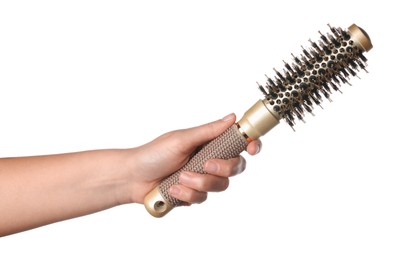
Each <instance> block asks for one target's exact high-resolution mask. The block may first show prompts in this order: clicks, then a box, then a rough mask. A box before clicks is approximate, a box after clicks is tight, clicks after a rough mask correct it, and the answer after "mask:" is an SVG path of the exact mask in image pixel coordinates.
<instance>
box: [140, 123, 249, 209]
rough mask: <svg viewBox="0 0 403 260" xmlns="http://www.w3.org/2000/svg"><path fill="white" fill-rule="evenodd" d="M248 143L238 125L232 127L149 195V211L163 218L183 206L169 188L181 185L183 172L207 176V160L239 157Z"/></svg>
mask: <svg viewBox="0 0 403 260" xmlns="http://www.w3.org/2000/svg"><path fill="white" fill-rule="evenodd" d="M248 143H249V142H248V141H247V140H246V138H245V137H244V136H243V135H242V134H241V133H240V131H239V129H238V126H237V124H234V125H232V126H231V127H230V128H228V129H227V130H226V131H225V132H224V133H222V134H221V135H220V136H218V137H217V138H216V139H214V140H212V141H210V142H209V143H207V144H206V145H205V146H203V147H202V148H201V150H199V151H198V152H197V153H196V154H195V155H194V156H193V157H191V158H190V160H189V161H188V162H187V163H186V164H185V165H184V166H183V167H182V168H181V169H179V170H178V171H177V172H175V173H173V174H172V175H170V176H169V177H167V178H166V179H164V180H163V181H162V182H161V183H160V185H159V186H158V187H156V188H155V189H154V190H152V191H151V192H150V193H149V194H147V196H146V197H145V201H144V205H145V207H146V209H147V211H148V212H149V213H150V214H151V215H153V216H154V217H162V216H164V215H165V214H167V213H168V212H169V211H170V210H172V209H173V208H174V207H176V206H180V205H182V204H183V202H182V201H180V200H178V199H176V198H174V197H172V196H170V195H169V188H170V187H171V186H172V185H175V184H178V183H179V175H180V174H181V172H183V171H192V172H197V173H200V174H206V172H205V171H204V170H203V167H204V163H205V162H206V161H207V160H209V159H212V158H217V159H230V158H234V157H237V156H238V155H239V154H240V153H241V152H242V151H244V150H245V149H246V146H247V145H248Z"/></svg>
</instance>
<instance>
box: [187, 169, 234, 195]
mask: <svg viewBox="0 0 403 260" xmlns="http://www.w3.org/2000/svg"><path fill="white" fill-rule="evenodd" d="M179 183H180V184H181V185H184V186H186V187H188V188H191V189H194V190H197V191H202V192H211V191H215V192H217V191H224V190H226V189H227V188H228V185H229V179H228V178H225V177H220V176H216V175H211V174H199V173H195V172H183V173H181V175H180V176H179Z"/></svg>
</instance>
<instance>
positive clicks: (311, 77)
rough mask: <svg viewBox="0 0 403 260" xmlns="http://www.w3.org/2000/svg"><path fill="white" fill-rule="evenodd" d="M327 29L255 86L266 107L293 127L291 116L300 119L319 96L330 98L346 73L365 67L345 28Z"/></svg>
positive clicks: (362, 57) (310, 109)
mask: <svg viewBox="0 0 403 260" xmlns="http://www.w3.org/2000/svg"><path fill="white" fill-rule="evenodd" d="M329 27H330V31H331V33H328V34H327V35H326V36H325V35H323V34H321V33H320V32H319V34H320V40H319V41H318V43H315V42H311V41H310V43H311V46H310V48H309V49H304V48H302V53H303V54H301V56H300V57H296V56H294V55H292V56H293V63H291V64H289V63H287V62H284V67H285V68H284V69H283V71H282V72H279V71H277V70H275V69H274V72H275V75H274V77H273V79H272V78H269V77H267V81H266V84H265V86H262V85H259V89H260V90H261V91H262V92H263V94H264V95H265V98H266V99H267V103H268V105H269V106H270V109H271V110H272V111H273V112H274V113H276V114H277V115H278V116H279V117H280V118H283V119H285V121H286V122H287V123H288V124H289V125H290V126H291V127H293V126H294V125H295V119H296V118H298V119H299V120H302V121H303V117H304V114H305V113H306V112H309V113H312V111H313V107H314V105H319V106H320V104H321V102H322V100H323V97H325V98H327V99H329V100H330V95H331V93H332V92H333V91H340V86H341V84H342V83H343V84H344V83H347V84H349V82H348V79H349V77H350V76H356V75H357V71H359V70H361V69H362V70H365V67H366V63H365V62H366V58H365V57H364V55H363V53H362V51H361V50H360V49H358V48H357V47H356V46H355V45H354V42H353V41H352V40H351V36H350V34H349V33H348V31H344V30H342V29H340V28H335V27H332V26H330V25H329Z"/></svg>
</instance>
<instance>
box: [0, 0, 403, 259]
mask: <svg viewBox="0 0 403 260" xmlns="http://www.w3.org/2000/svg"><path fill="white" fill-rule="evenodd" d="M356 2H358V1H350V0H346V1H345V0H342V1H331V2H326V1H317V2H316V1H286V0H285V1H200V2H198V3H195V2H192V3H191V1H147V2H146V1H83V0H81V1H1V2H0V120H1V121H0V122H1V123H0V127H1V128H0V157H9V156H23V155H37V154H50V153H62V152H72V151H81V150H88V149H100V148H125V147H133V146H138V145H141V144H144V143H146V142H148V141H150V140H152V139H154V138H155V137H157V136H159V135H160V134H162V133H164V132H167V131H170V130H174V129H178V128H186V127H191V126H195V125H199V124H203V123H206V122H209V121H212V120H216V119H218V118H221V117H223V116H225V115H226V114H228V113H230V112H235V113H236V114H237V115H238V116H239V117H240V116H241V115H242V114H243V113H244V111H246V109H248V108H249V107H250V106H251V105H252V104H254V102H255V101H256V100H257V99H259V98H261V97H262V95H261V93H260V92H259V90H258V89H257V85H256V83H255V82H256V81H258V82H261V83H264V81H265V77H264V74H265V73H266V74H268V75H269V76H272V75H273V70H272V68H273V67H276V68H278V69H280V70H281V69H282V68H283V66H282V64H283V62H282V60H286V61H290V60H291V52H292V53H294V54H296V55H298V54H300V53H301V49H300V45H303V46H308V44H309V43H308V40H309V39H312V40H317V39H318V38H319V34H318V33H317V31H318V30H320V31H321V32H327V31H328V28H327V24H328V23H330V24H331V25H334V26H337V27H339V26H340V27H342V28H347V27H348V26H349V25H350V24H351V23H356V24H357V25H359V26H361V27H363V28H364V29H365V30H366V31H367V32H368V34H369V35H370V36H371V39H372V42H373V44H374V48H373V50H372V51H371V52H370V53H368V54H367V55H366V56H367V58H368V60H369V61H368V71H369V73H368V74H366V73H365V72H362V73H360V77H361V79H357V78H354V79H352V80H351V83H352V87H350V86H348V85H345V86H343V89H342V90H343V94H340V93H335V94H334V95H333V96H332V99H333V102H332V103H330V102H328V101H325V102H324V104H323V107H324V110H322V109H320V108H319V107H318V108H316V110H315V114H316V116H315V117H313V116H310V115H309V116H307V117H306V121H307V123H306V124H303V123H302V122H301V123H299V124H298V125H297V127H296V130H297V131H296V132H293V131H292V130H291V129H290V128H289V127H288V126H287V125H286V124H285V122H282V124H280V125H279V126H278V127H276V128H275V129H274V130H273V131H272V132H270V133H269V134H267V135H266V136H264V137H263V138H262V141H263V143H264V146H263V150H262V152H261V153H260V154H259V155H258V156H255V157H250V156H248V155H245V157H246V158H247V160H248V167H247V170H246V171H245V173H244V174H243V175H241V176H237V177H235V178H234V179H232V182H231V186H230V188H229V189H228V190H227V191H226V192H224V193H218V194H211V195H210V197H209V200H208V201H207V202H206V203H204V204H202V205H195V206H192V207H190V208H180V209H176V210H174V211H173V212H172V213H170V214H169V215H168V216H167V217H165V218H163V219H154V218H152V217H151V216H149V215H148V213H146V211H145V210H144V208H143V206H142V205H126V206H121V207H117V208H113V209H110V210H107V211H104V212H100V213H96V214H93V215H90V216H85V217H81V218H77V219H73V220H69V221H65V222H61V223H56V224H52V225H49V226H46V227H42V228H38V229H35V230H31V231H27V232H23V233H20V234H16V235H12V236H8V237H4V238H0V259H2V260H3V259H4V260H6V259H7V260H9V259H161V258H169V259H218V258H225V259H230V258H234V257H236V259H245V258H246V259H311V260H312V259H402V258H403V248H402V245H403V209H402V204H403V203H402V201H403V189H402V186H403V177H402V174H403V170H402V169H403V167H402V145H403V142H402V137H401V133H402V130H403V129H402V126H401V125H402V120H401V117H402V114H401V111H402V107H401V104H400V102H401V100H402V94H403V91H402V86H401V79H400V76H401V75H402V71H401V67H402V66H401V62H402V60H403V57H402V54H401V48H400V43H401V41H402V36H401V30H400V28H399V24H400V25H401V24H402V22H403V21H402V18H401V12H400V11H399V8H398V7H397V6H396V4H397V2H398V1H366V2H365V4H362V3H360V4H358V3H356ZM0 217H1V212H0Z"/></svg>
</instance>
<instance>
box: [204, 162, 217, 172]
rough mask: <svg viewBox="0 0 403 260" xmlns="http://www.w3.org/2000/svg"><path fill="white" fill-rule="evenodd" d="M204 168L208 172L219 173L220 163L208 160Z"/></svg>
mask: <svg viewBox="0 0 403 260" xmlns="http://www.w3.org/2000/svg"><path fill="white" fill-rule="evenodd" d="M204 170H205V171H206V172H208V173H217V172H218V164H217V163H215V162H211V161H208V162H206V165H205V167H204Z"/></svg>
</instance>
